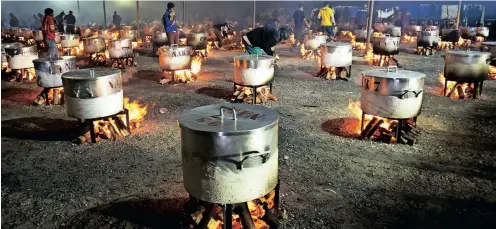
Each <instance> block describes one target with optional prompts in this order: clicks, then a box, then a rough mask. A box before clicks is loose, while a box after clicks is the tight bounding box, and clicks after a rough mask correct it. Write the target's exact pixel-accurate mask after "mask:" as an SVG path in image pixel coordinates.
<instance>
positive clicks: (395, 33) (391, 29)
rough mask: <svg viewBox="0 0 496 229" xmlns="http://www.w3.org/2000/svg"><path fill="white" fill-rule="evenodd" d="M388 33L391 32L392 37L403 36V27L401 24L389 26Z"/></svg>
mask: <svg viewBox="0 0 496 229" xmlns="http://www.w3.org/2000/svg"><path fill="white" fill-rule="evenodd" d="M387 33H389V34H390V35H391V36H392V37H401V27H399V26H392V25H390V26H388V28H387Z"/></svg>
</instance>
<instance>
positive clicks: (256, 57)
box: [234, 55, 274, 60]
mask: <svg viewBox="0 0 496 229" xmlns="http://www.w3.org/2000/svg"><path fill="white" fill-rule="evenodd" d="M234 59H235V60H272V59H274V57H273V56H269V55H240V56H235V57H234Z"/></svg>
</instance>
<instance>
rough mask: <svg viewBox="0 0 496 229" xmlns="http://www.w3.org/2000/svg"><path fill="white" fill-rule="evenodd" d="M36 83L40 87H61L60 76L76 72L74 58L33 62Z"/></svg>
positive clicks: (67, 57)
mask: <svg viewBox="0 0 496 229" xmlns="http://www.w3.org/2000/svg"><path fill="white" fill-rule="evenodd" d="M33 63H34V69H35V71H36V81H37V82H38V86H40V87H45V88H49V87H62V78H61V76H62V74H63V73H66V72H70V71H74V70H76V57H75V56H61V57H59V58H40V59H36V60H33Z"/></svg>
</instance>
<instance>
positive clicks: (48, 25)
mask: <svg viewBox="0 0 496 229" xmlns="http://www.w3.org/2000/svg"><path fill="white" fill-rule="evenodd" d="M41 31H42V32H43V37H44V38H45V44H46V47H47V48H48V54H49V55H50V57H58V56H59V52H58V50H57V47H56V46H55V45H56V43H55V32H57V30H56V29H55V19H54V18H53V10H52V9H51V8H46V9H45V16H44V17H43V20H42V22H41Z"/></svg>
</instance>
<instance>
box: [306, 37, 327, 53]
mask: <svg viewBox="0 0 496 229" xmlns="http://www.w3.org/2000/svg"><path fill="white" fill-rule="evenodd" d="M326 42H327V36H326V35H318V34H312V35H305V37H304V38H303V44H304V45H305V50H312V51H316V50H319V48H320V45H321V44H324V43H326Z"/></svg>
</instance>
